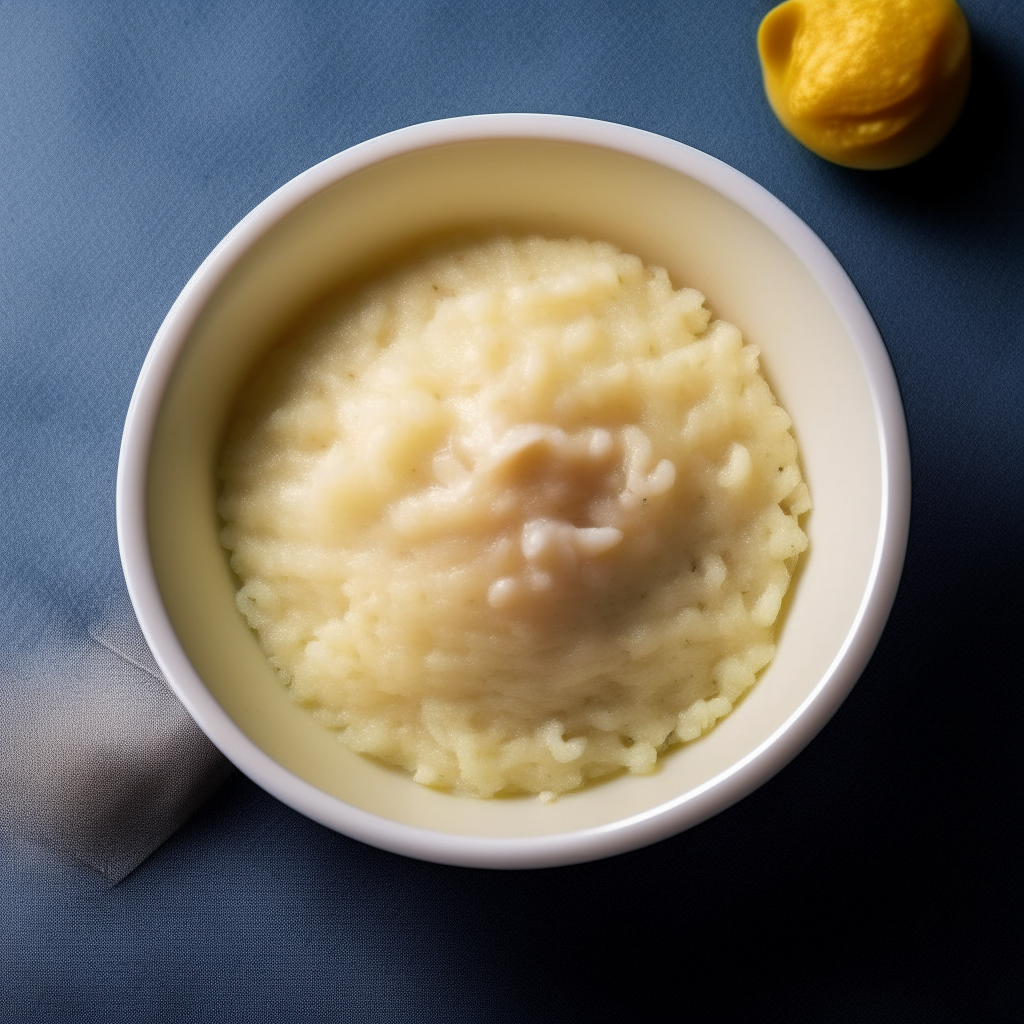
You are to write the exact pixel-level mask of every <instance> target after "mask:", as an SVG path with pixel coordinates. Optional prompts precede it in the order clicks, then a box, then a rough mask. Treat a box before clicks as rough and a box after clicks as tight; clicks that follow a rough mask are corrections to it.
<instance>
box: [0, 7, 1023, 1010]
mask: <svg viewBox="0 0 1024 1024" xmlns="http://www.w3.org/2000/svg"><path fill="white" fill-rule="evenodd" d="M770 6H771V2H770V0H729V2H721V0H675V2H673V3H653V2H651V3H634V4H626V3H621V2H620V3H606V2H596V0H591V2H582V0H581V2H559V0H549V2H546V3H519V2H516V3H512V2H509V3H504V4H493V3H485V2H476V3H474V2H471V0H451V2H445V3H442V2H426V0H424V2H405V3H397V2H395V3H377V2H364V3H344V4H342V3H337V4H326V3H325V4H318V3H312V2H310V3H293V4H285V3H280V4H239V3H216V4H214V3H192V4H186V3H168V2H163V3H159V4H155V3H148V4H145V5H143V4H126V5H117V4H100V3H66V4H59V3H30V2H27V0H20V2H17V0H16V2H0V241H2V244H0V673H2V674H0V679H2V685H3V687H4V694H5V700H6V703H4V704H3V705H0V707H3V708H5V709H7V711H6V712H5V713H6V714H8V716H11V715H13V714H14V712H13V711H11V710H10V709H11V708H16V707H18V706H19V705H18V701H19V699H20V697H19V694H21V695H24V694H26V693H28V692H29V690H30V689H32V688H35V689H34V690H32V692H33V693H39V692H43V689H45V687H46V686H51V687H52V692H53V698H52V699H53V701H54V702H55V705H56V706H55V708H54V710H55V713H57V712H59V713H60V714H62V715H63V718H62V719H61V721H62V722H64V725H63V726H62V728H67V727H68V723H71V725H72V726H73V724H74V722H75V721H76V716H77V715H79V714H80V713H81V709H80V708H78V707H77V706H72V705H70V704H67V703H66V702H63V703H62V699H61V696H60V694H61V690H60V686H59V685H57V684H58V683H59V681H60V679H61V678H63V676H62V673H67V672H68V671H70V669H69V665H72V667H74V666H78V667H79V668H80V667H81V665H82V664H87V665H88V666H91V667H90V668H89V671H90V672H92V673H93V675H94V676H96V677H97V678H98V677H99V676H102V675H103V673H104V671H106V670H104V669H103V667H102V665H101V664H100V662H96V661H95V659H97V658H99V659H101V660H102V659H103V658H112V660H110V661H109V665H110V669H109V671H110V672H111V673H114V674H115V675H116V674H117V673H118V672H121V673H124V672H136V671H137V672H140V673H143V675H145V674H146V672H147V664H146V663H145V657H144V654H140V655H139V657H137V658H136V657H134V656H133V655H132V654H131V652H130V651H127V652H126V650H125V649H124V645H123V644H121V643H120V642H119V641H118V639H117V634H116V630H115V633H114V634H109V629H108V626H109V622H110V621H111V616H112V615H113V616H114V617H115V619H116V616H117V615H119V614H123V609H124V591H123V583H122V582H121V574H120V567H119V563H118V559H117V544H116V535H115V527H114V513H113V491H114V479H115V474H116V465H117V453H118V445H119V440H120V431H121V426H122V423H123V420H124V415H125V412H126V409H127V406H128V401H129V398H130V396H131V391H132V387H133V385H134V382H135V378H136V375H137V373H138V370H139V367H140V366H141V364H142V360H143V358H144V356H145V353H146V350H147V348H148V346H149V343H150V340H151V339H152V337H153V334H154V333H155V331H156V329H157V327H158V326H159V323H160V321H161V319H162V317H163V315H164V313H165V312H166V310H167V309H168V307H169V306H170V304H171V302H172V301H173V299H174V297H175V296H176V294H177V293H178V291H179V290H180V288H181V287H182V285H183V284H184V283H185V281H186V280H187V279H188V278H189V276H190V275H191V273H192V272H193V270H194V269H195V268H196V267H197V266H198V264H199V263H200V262H201V261H202V259H203V258H204V257H205V255H206V254H207V253H208V252H209V251H210V249H211V248H212V247H213V246H214V245H215V244H216V243H217V242H218V241H219V239H220V238H221V237H222V236H223V235H224V234H225V233H226V232H227V231H228V230H229V229H230V228H231V227H232V226H233V225H234V224H235V223H236V222H237V221H238V220H239V219H240V218H241V217H242V216H243V215H244V214H245V213H246V212H248V210H250V209H251V208H252V207H253V206H254V205H256V203H258V202H259V201H260V200H261V199H263V198H264V197H265V196H266V195H268V194H269V193H270V192H271V191H273V190H274V189H275V188H277V187H278V186H279V185H281V184H282V183H284V182H285V181H287V180H288V179H290V178H291V177H293V176H294V175H295V174H297V173H299V172H300V171H302V170H304V169H305V168H307V167H309V166H310V165H312V164H314V163H316V162H317V161H319V160H321V159H323V158H324V157H327V156H329V155H331V154H332V153H335V152H337V151H339V150H341V149H344V148H345V147H347V146H349V145H351V144H353V143H356V142H359V141H361V140H363V139H366V138H369V137H371V136H374V135H378V134H380V133H382V132H385V131H388V130H390V129H393V128H398V127H401V126H403V125H408V124H412V123H415V122H419V121H425V120H430V119H433V118H439V117H447V116H452V115H457V114H467V113H478V112H485V111H516V110H524V111H551V112H560V113H570V114H578V115H583V116H588V117H595V118H602V119H606V120H611V121H618V122H622V123H625V124H631V125H635V126H637V127H640V128H645V129H648V130H651V131H654V132H659V133H661V134H664V135H667V136H669V137H671V138H674V139H679V140H680V141H683V142H686V143H688V144H690V145H692V146H696V147H698V148H700V149H703V150H705V151H707V152H709V153H711V154H713V155H715V156H717V157H719V158H721V159H723V160H725V161H727V162H729V163H731V164H733V165H734V166H736V167H738V168H739V169H740V170H742V171H744V172H745V173H746V174H748V175H750V176H751V177H752V178H754V179H755V180H757V181H758V182H760V183H761V184H763V185H764V186H766V187H767V188H768V189H770V190H771V191H772V192H774V193H775V194H776V195H777V196H779V198H781V199H782V200H783V201H784V202H785V203H787V204H788V205H789V206H791V207H792V208H793V209H794V210H795V211H796V212H797V213H798V214H799V215H800V216H801V217H803V218H804V219H805V220H806V221H807V222H808V223H809V224H810V226H811V227H812V228H813V229H814V230H815V231H817V232H818V233H819V234H820V235H821V237H822V238H823V239H824V241H825V242H826V244H828V245H829V246H830V247H831V248H832V250H833V252H835V254H836V255H837V256H838V258H839V260H840V262H841V263H842V264H843V265H844V267H845V268H846V269H847V271H848V272H849V274H850V275H851V277H852V278H853V281H854V283H855V284H856V285H857V287H858V288H859V289H860V291H861V294H862V295H863V296H864V298H865V300H866V302H867V305H868V307H869V308H870V310H871V312H872V313H873V315H874V317H875V319H876V321H877V323H878V325H879V327H880V329H881V332H882V335H883V336H884V338H885V340H886V343H887V344H888V346H889V350H890V353H891V355H892V359H893V363H894V365H895V368H896V372H897V375H898V377H899V381H900V386H901V388H902V392H903V396H904V400H905V403H906V409H907V416H908V421H909V427H910V437H911V445H912V452H913V460H914V464H913V471H914V505H913V522H912V527H911V538H910V546H909V551H908V557H907V563H906V570H905V573H904V578H903V583H902V585H901V589H900V593H899V596H898V598H897V601H896V605H895V608H894V610H893V614H892V617H891V619H890V622H889V626H888V628H887V630H886V632H885V635H884V636H883V638H882V642H881V644H880V646H879V649H878V651H877V653H876V655H875V657H874V659H873V660H872V662H871V664H870V666H869V667H868V670H867V671H866V673H865V674H864V676H863V678H862V679H861V681H860V683H859V684H858V686H857V687H856V689H855V690H854V692H853V694H852V696H851V697H850V698H849V699H848V700H847V702H846V703H845V704H844V706H843V707H842V708H841V710H840V711H839V713H838V714H837V715H836V717H835V718H834V719H833V721H832V722H831V723H830V724H829V725H828V727H827V728H826V729H825V730H824V731H823V732H822V734H821V735H820V736H819V737H818V738H817V739H816V740H815V741H814V742H813V743H812V744H811V745H810V747H809V748H808V749H807V750H806V751H805V752H804V753H803V754H801V755H800V757H798V758H797V759H796V761H794V762H793V763H792V764H791V765H790V766H789V767H788V768H786V769H785V770H784V771H783V772H782V773H781V774H780V775H778V776H777V777H776V778H775V779H773V780H772V781H771V782H770V783H768V784H767V785H766V786H764V787H763V788H762V789H760V790H759V791H758V792H757V793H755V794H754V795H752V796H751V797H748V798H747V799H746V800H744V801H743V802H742V803H740V804H739V805H737V806H736V807H733V808H732V809H730V810H729V811H727V812H725V813H723V814H721V815H719V816H718V817H717V818H715V819H713V820H711V821H709V822H706V823H705V824H703V825H701V826H699V827H698V828H695V829H692V830H691V831H689V832H687V833H684V834H683V835H680V836H678V837H676V838H674V839H671V840H668V841H666V842H663V843H661V844H659V845H657V846H655V847H652V848H650V849H647V850H643V851H640V852H637V853H634V854H630V855H626V856H622V857H618V858H615V859H612V860H609V861H605V862H601V863H596V864H591V865H584V866H580V867H574V868H563V869H557V870H548V871H537V872H528V873H500V872H497V873H491V872H485V871H471V870H464V869H455V868H445V867H439V866H436V865H430V864H423V863H418V862H415V861H411V860H406V859H403V858H400V857H396V856H392V855H390V854H386V853H382V852H379V851H377V850H374V849H371V848H369V847H365V846H362V845H361V844H359V843H356V842H354V841H352V840H349V839H346V838H344V837H342V836H338V835H335V834H334V833H331V832H329V831H327V830H325V829H323V828H321V827H319V826H317V825H314V824H312V823H311V822H309V821H307V820H306V819H304V818H302V817H301V816H299V815H297V814H295V813H294V812H292V811H290V810H288V809H287V808H285V807H283V806H282V805H280V804H278V803H277V802H276V801H274V800H273V799H272V798H270V797H268V796H266V795H265V794H263V793H262V792H261V791H260V790H258V789H257V788H255V787H254V786H253V785H251V784H250V783H248V782H247V781H245V780H244V779H243V778H242V777H241V776H238V775H234V776H233V777H232V778H231V779H229V781H228V782H227V783H226V784H225V785H224V786H223V787H222V788H221V789H220V790H219V791H218V792H217V793H216V794H215V795H214V796H213V797H212V798H211V799H210V800H209V801H208V802H207V803H206V804H205V805H204V806H203V807H202V809H201V810H200V811H199V812H198V813H197V814H196V815H195V816H194V817H192V818H191V820H189V821H188V822H187V823H186V824H185V825H184V827H182V828H181V829H180V830H179V831H178V832H177V833H176V834H174V835H173V836H172V838H171V839H170V840H169V841H168V842H166V843H165V844H164V845H162V846H161V847H159V848H158V849H157V850H156V852H155V853H154V854H153V855H152V856H151V857H149V859H148V860H146V861H145V862H144V863H143V864H142V865H141V866H140V867H138V868H137V869H136V870H135V871H134V872H133V873H131V874H129V875H128V876H127V878H125V879H124V880H123V881H121V882H120V883H118V884H117V885H114V886H111V885H110V884H109V882H108V881H105V880H104V879H103V877H102V876H101V875H99V874H96V873H95V872H93V871H91V870H89V869H86V868H82V869H80V870H79V869H76V868H73V867H71V866H69V864H68V863H67V862H66V861H61V860H55V859H51V858H48V857H47V856H45V855H43V854H42V853H39V854H38V855H35V854H32V853H31V852H29V851H27V850H26V848H23V847H20V846H14V845H12V844H10V843H7V842H6V841H5V842H4V844H3V846H2V853H3V856H2V858H0V879H2V882H0V1006H2V1010H0V1017H2V1018H3V1019H5V1020H17V1021H21V1020H25V1021H29V1020H31V1021H42V1020H73V1021H92V1020H97V1021H100V1020H103V1021H117V1020H147V1021H161V1020H169V1021H184V1020H219V1021H232V1020H282V1021H291V1020H308V1021H319V1020H324V1021H336V1020H346V1021H415V1022H420V1021H467V1022H468V1021H510V1022H518V1021H552V1022H554V1021H558V1022H564V1021H584V1020H586V1021H590V1020H594V1021H612V1020H621V1019H622V1018H623V1017H624V1016H625V1015H626V1014H630V1013H636V1012H639V1013H646V1014H650V1013H654V1012H656V1006H657V1004H659V1003H660V1005H661V1006H662V1007H663V1009H662V1012H665V1008H667V1010H668V1012H669V1013H670V1014H671V1015H673V1016H679V1017H683V1016H684V1015H690V1014H692V1015H694V1017H695V1019H701V1020H709V1019H712V1020H718V1019H721V1020H729V1021H739V1020H748V1019H749V1020H753V1019H757V1020H758V1021H772V1020H778V1021H787V1022H788V1021H803V1020H807V1021H819V1020H828V1021H889V1020H892V1021H896V1020H899V1021H909V1020H922V1021H924V1020H928V1021H934V1020H965V1019H988V1020H1011V1019H1019V1016H1018V1015H1019V1014H1020V1012H1021V1005H1022V995H1024V993H1022V991H1021V984H1020V979H1021V971H1020V954H1021V944H1020V930H1019V925H1018V921H1019V912H1020V904H1019V896H1020V886H1019V875H1020V869H1019V864H1020V857H1021V852H1022V851H1021V849H1020V834H1021V833H1020V823H1021V814H1020V811H1021V788H1020V777H1021V772H1020V769H1021V743H1020V739H1019V734H1020V689H1021V655H1020V650H1021V641H1020V636H1021V632H1022V631H1021V627H1020V624H1019V620H1020V612H1021V607H1022V605H1024V602H1022V600H1021V596H1020V591H1021V585H1022V582H1021V581H1022V580H1024V564H1022V563H1024V557H1022V553H1024V542H1022V521H1021V519H1022V513H1021V510H1022V508H1024V470H1022V461H1024V459H1022V457H1024V451H1022V442H1021V439H1022V434H1024V397H1022V390H1024V387H1022V385H1024V144H1022V140H1024V7H1022V6H1021V5H1020V3H1019V2H1018V0H964V2H963V4H962V6H963V7H964V9H965V11H966V13H967V15H968V19H969V21H970V23H971V26H972V29H973V33H974V42H975V77H974V84H973V87H972V93H971V97H970V99H969V102H968V107H967V110H966V112H965V114H964V116H963V118H962V120H961V122H960V124H959V125H958V127H957V128H956V129H955V131H954V133H953V135H952V136H951V137H950V138H949V139H948V140H947V141H946V142H945V143H944V144H943V145H942V147H940V149H939V150H937V151H936V152H935V153H934V154H933V155H932V156H930V157H928V158H927V159H926V160H924V161H922V162H921V163H919V164H917V165H915V166H912V167H909V168H906V169H904V170H900V171H895V172H887V173H877V174H868V173H860V172H853V171H847V170H843V169H841V168H838V167H834V166H831V165H829V164H826V163H824V162H822V161H820V160H818V159H817V158H816V157H814V156H813V155H812V154H810V153H809V152H807V151H806V150H804V149H802V148H801V147H800V146H799V145H798V144H797V143H795V142H794V141H793V140H792V139H791V138H790V137H789V136H788V135H786V134H785V133H784V132H783V131H782V129H781V128H780V127H779V125H778V124H777V123H776V121H775V119H774V118H773V116H772V115H771V113H770V111H769V109H768V106H767V104H766V102H765V100H764V98H763V94H762V90H761V84H760V73H759V68H758V64H757V58H756V53H755V49H754V35H755V32H756V28H757V24H758V22H759V20H760V18H761V17H762V16H763V15H764V13H765V12H766V11H767V9H768V8H769V7H770ZM104 630H108V633H105V632H104ZM83 652H85V653H83ZM104 652H106V653H104ZM90 658H91V659H93V660H92V661H89V659H90ZM83 659H84V660H83ZM103 664H106V663H103ZM97 666H99V667H97ZM125 666H128V667H127V668H126V667H125ZM140 678H141V677H140ZM140 685H141V684H140ZM40 688H43V689H40ZM46 692H50V691H46ZM12 722H14V719H13V718H11V717H8V719H7V721H6V724H7V725H8V726H11V723H12ZM2 724H4V723H0V725H2ZM12 728H13V726H12ZM10 732H11V729H10V728H9V729H8V730H7V732H4V731H3V729H0V735H4V736H7V737H8V739H7V741H6V742H8V743H11V742H13V741H12V740H11V739H10ZM7 756H9V751H8V750H0V757H7ZM94 866H96V865H94ZM117 874H118V872H116V871H111V872H108V875H110V877H116V876H117Z"/></svg>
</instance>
